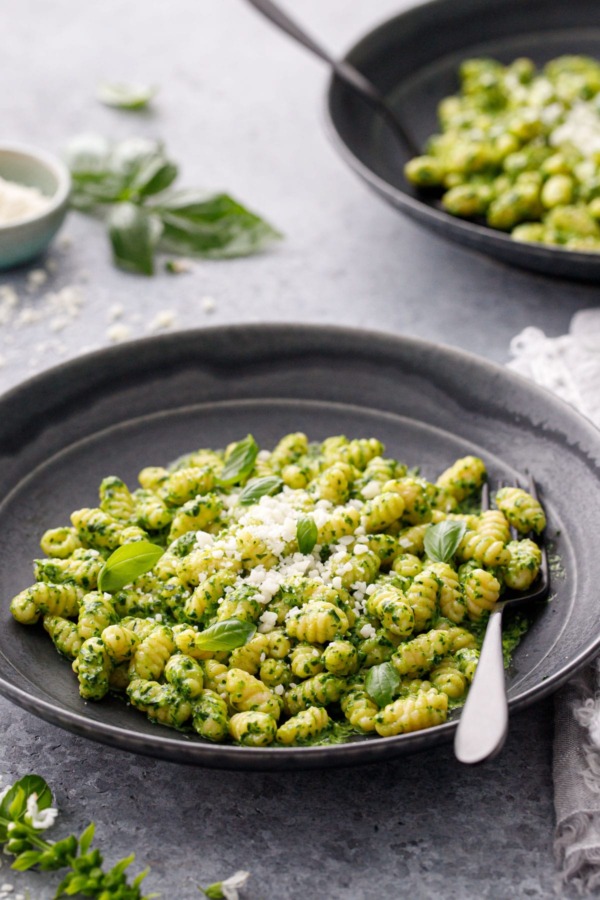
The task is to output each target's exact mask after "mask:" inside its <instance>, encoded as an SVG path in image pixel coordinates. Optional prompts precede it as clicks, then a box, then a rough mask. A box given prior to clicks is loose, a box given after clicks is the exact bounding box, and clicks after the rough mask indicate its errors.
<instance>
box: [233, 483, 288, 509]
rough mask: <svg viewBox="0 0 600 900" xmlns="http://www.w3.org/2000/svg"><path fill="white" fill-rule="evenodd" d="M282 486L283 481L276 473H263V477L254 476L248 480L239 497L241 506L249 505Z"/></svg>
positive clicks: (276, 491)
mask: <svg viewBox="0 0 600 900" xmlns="http://www.w3.org/2000/svg"><path fill="white" fill-rule="evenodd" d="M282 487H283V481H282V479H281V478H279V477H278V476H277V475H265V477H264V478H255V479H253V480H252V481H249V482H248V484H247V485H246V487H245V488H244V490H243V491H242V493H241V494H240V497H239V502H240V503H241V505H242V506H251V505H252V504H253V503H257V502H258V501H259V500H260V498H261V497H266V496H267V495H271V494H277V493H278V492H279V491H280V490H281V488H282Z"/></svg>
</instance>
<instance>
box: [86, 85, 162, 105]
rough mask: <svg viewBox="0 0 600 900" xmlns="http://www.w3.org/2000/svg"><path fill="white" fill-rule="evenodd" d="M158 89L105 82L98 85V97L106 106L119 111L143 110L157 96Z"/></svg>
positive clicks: (148, 86)
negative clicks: (113, 107)
mask: <svg viewBox="0 0 600 900" xmlns="http://www.w3.org/2000/svg"><path fill="white" fill-rule="evenodd" d="M157 90H158V89H157V88H155V87H152V86H150V85H147V84H126V83H125V82H104V83H103V84H100V85H98V90H97V91H96V96H97V98H98V100H100V102H101V103H104V104H105V105H106V106H115V107H117V108H118V109H143V108H144V107H145V106H147V105H148V104H149V103H150V101H151V100H152V98H153V97H154V96H156V93H157Z"/></svg>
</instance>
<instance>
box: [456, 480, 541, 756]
mask: <svg viewBox="0 0 600 900" xmlns="http://www.w3.org/2000/svg"><path fill="white" fill-rule="evenodd" d="M527 490H528V491H529V493H530V494H531V495H532V496H533V497H535V498H536V499H537V490H536V486H535V481H534V480H533V478H532V477H531V476H529V482H528V486H527ZM481 506H482V509H489V489H488V486H487V484H486V485H484V489H483V490H482V494H481ZM539 540H540V549H541V551H542V560H541V565H540V571H539V574H538V577H537V578H536V580H535V582H534V583H533V585H532V587H531V589H530V590H529V591H527V592H526V593H524V594H518V595H515V596H510V597H507V598H506V599H505V600H501V601H500V602H499V603H497V604H496V606H495V607H494V609H493V610H492V611H491V612H490V617H489V619H488V623H487V627H486V631H485V637H484V639H483V645H482V647H481V654H480V656H479V662H478V663H477V669H476V670H475V677H474V678H473V683H472V685H471V687H470V689H469V693H468V694H467V700H466V703H465V705H464V707H463V709H462V711H461V716H460V719H459V721H458V728H457V730H456V734H455V736H454V753H455V755H456V758H457V759H458V760H459V761H460V762H463V763H467V764H469V765H473V764H475V763H479V762H484V761H485V760H487V759H491V758H492V757H494V756H495V755H496V754H497V753H498V752H499V751H500V750H501V749H502V746H503V744H504V741H505V740H506V735H507V732H508V701H507V698H506V684H505V680H504V659H503V655H502V613H503V611H504V609H505V608H506V607H507V606H509V605H510V606H516V605H517V604H522V603H531V602H532V601H534V600H543V599H545V598H546V597H547V596H548V593H549V591H550V573H549V569H548V556H547V553H546V549H545V547H544V542H543V538H540V539H539Z"/></svg>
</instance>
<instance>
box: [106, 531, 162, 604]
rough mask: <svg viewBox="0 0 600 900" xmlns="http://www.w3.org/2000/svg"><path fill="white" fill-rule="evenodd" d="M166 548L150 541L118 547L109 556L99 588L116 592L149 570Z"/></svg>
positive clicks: (111, 592) (135, 542) (110, 592)
mask: <svg viewBox="0 0 600 900" xmlns="http://www.w3.org/2000/svg"><path fill="white" fill-rule="evenodd" d="M164 552H165V551H164V549H163V548H162V547H159V546H158V545H157V544H151V543H150V541H133V542H132V543H131V544H123V546H122V547H117V549H116V550H115V551H114V553H111V555H110V556H109V557H108V559H107V560H106V562H105V563H104V565H103V566H102V568H101V569H100V575H99V577H98V590H99V591H107V592H108V593H109V594H114V593H115V592H116V591H120V590H121V588H122V587H125V585H126V584H130V583H131V582H132V581H135V579H136V578H138V577H139V576H140V575H144V574H145V573H146V572H149V571H150V569H152V567H153V566H155V565H156V563H157V562H158V560H159V559H160V558H161V556H162V555H163V553H164Z"/></svg>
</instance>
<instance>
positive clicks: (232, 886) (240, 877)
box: [221, 871, 250, 900]
mask: <svg viewBox="0 0 600 900" xmlns="http://www.w3.org/2000/svg"><path fill="white" fill-rule="evenodd" d="M249 878H250V872H243V871H239V872H235V873H234V874H233V875H231V876H230V877H229V878H226V879H225V881H222V882H221V891H222V893H223V896H224V897H225V900H239V895H238V888H242V887H244V885H245V884H246V882H247V881H248V879H249Z"/></svg>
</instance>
